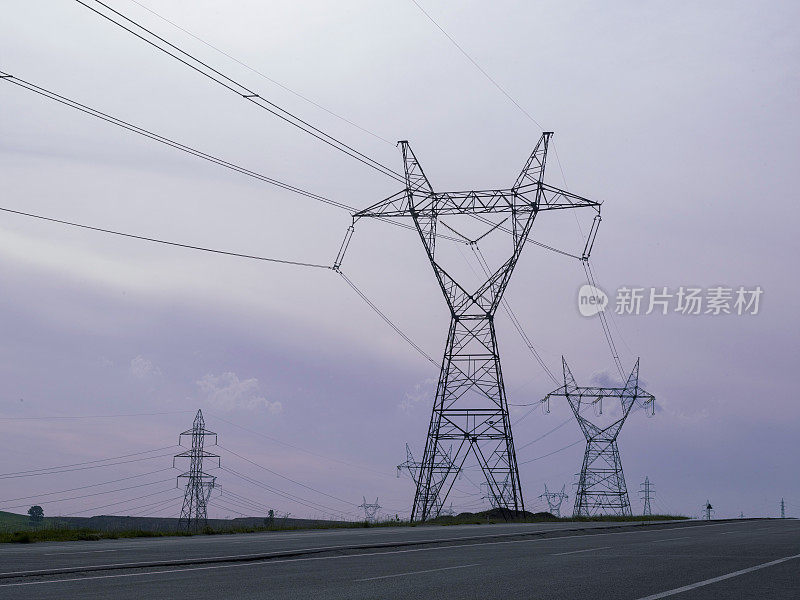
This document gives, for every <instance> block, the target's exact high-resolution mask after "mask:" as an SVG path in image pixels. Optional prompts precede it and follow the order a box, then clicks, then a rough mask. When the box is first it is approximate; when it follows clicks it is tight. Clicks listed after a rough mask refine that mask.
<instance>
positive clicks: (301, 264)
mask: <svg viewBox="0 0 800 600" xmlns="http://www.w3.org/2000/svg"><path fill="white" fill-rule="evenodd" d="M0 211H3V212H6V213H11V214H15V215H20V216H23V217H31V218H33V219H39V220H42V221H49V222H51V223H58V224H59V225H69V226H70V227H77V228H79V229H88V230H90V231H98V232H100V233H108V234H111V235H117V236H120V237H126V238H131V239H134V240H140V241H145V242H153V243H156V244H164V245H165V246H175V247H177V248H185V249H187V250H199V251H201V252H211V253H213V254H222V255H225V256H235V257H237V258H248V259H251V260H260V261H265V262H271V263H278V264H283V265H293V266H297V267H311V268H315V269H332V268H333V267H332V266H330V265H320V264H316V263H307V262H301V261H295V260H284V259H282V258H268V257H265V256H256V255H253V254H241V253H239V252H230V251H228V250H217V249H215V248H206V247H204V246H193V245H191V244H182V243H180V242H171V241H169V240H162V239H158V238H151V237H147V236H144V235H137V234H134V233H125V232H122V231H114V230H112V229H104V228H102V227H94V226H92V225H85V224H83V223H75V222H73V221H64V220H62V219H54V218H52V217H45V216H43V215H37V214H33V213H28V212H23V211H20V210H13V209H10V208H4V207H1V206H0Z"/></svg>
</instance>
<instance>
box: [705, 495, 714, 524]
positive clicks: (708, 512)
mask: <svg viewBox="0 0 800 600" xmlns="http://www.w3.org/2000/svg"><path fill="white" fill-rule="evenodd" d="M703 512H704V513H705V515H706V521H710V520H711V513H713V512H714V507H713V506H711V502H709V501H708V500H706V505H705V506H704V507H703Z"/></svg>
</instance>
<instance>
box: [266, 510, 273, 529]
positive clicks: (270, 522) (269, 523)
mask: <svg viewBox="0 0 800 600" xmlns="http://www.w3.org/2000/svg"><path fill="white" fill-rule="evenodd" d="M264 525H266V526H267V527H272V526H273V525H275V511H274V510H272V509H271V508H270V509H269V516H268V517H267V518H266V519H264Z"/></svg>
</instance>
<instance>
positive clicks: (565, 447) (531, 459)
mask: <svg viewBox="0 0 800 600" xmlns="http://www.w3.org/2000/svg"><path fill="white" fill-rule="evenodd" d="M581 442H583V440H578V441H576V442H572V443H571V444H567V445H566V446H564V447H563V448H559V449H558V450H553V451H552V452H549V453H547V454H543V455H542V456H537V457H536V458H529V459H528V460H523V461H521V462H520V463H519V464H521V465H525V464H527V463H532V462H534V461H537V460H541V459H543V458H547V457H548V456H553V455H554V454H558V453H559V452H563V451H564V450H566V449H567V448H572V447H573V446H576V445H578V444H580V443H581Z"/></svg>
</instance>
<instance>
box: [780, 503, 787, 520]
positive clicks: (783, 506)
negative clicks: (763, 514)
mask: <svg viewBox="0 0 800 600" xmlns="http://www.w3.org/2000/svg"><path fill="white" fill-rule="evenodd" d="M785 518H786V503H785V502H784V501H783V498H781V519H785Z"/></svg>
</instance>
